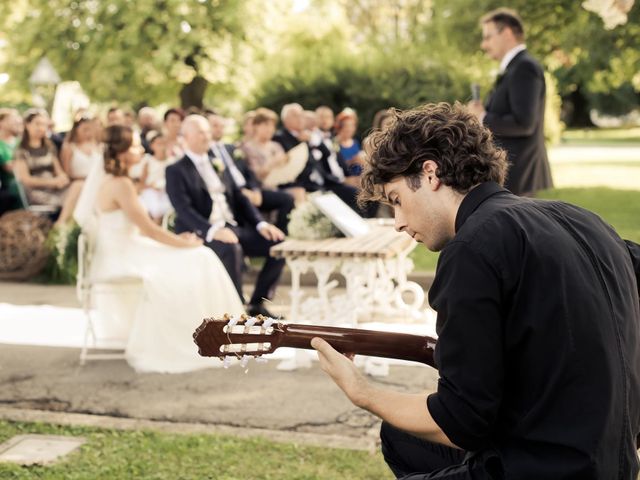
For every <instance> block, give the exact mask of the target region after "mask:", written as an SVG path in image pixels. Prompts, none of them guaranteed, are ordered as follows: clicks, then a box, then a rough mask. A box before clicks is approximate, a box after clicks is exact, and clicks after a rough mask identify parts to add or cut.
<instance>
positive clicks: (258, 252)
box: [166, 115, 284, 317]
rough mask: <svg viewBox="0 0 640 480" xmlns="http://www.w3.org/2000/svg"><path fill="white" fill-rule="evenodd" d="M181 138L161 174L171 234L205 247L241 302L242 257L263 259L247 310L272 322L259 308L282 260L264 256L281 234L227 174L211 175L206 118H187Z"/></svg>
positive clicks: (271, 292)
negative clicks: (186, 235)
mask: <svg viewBox="0 0 640 480" xmlns="http://www.w3.org/2000/svg"><path fill="white" fill-rule="evenodd" d="M182 135H183V137H184V142H185V156H184V157H183V158H182V159H181V160H180V161H178V162H177V163H174V164H173V165H170V166H169V167H167V172H166V178H167V193H168V194H169V198H170V199H171V203H172V205H173V207H174V209H175V211H176V221H175V229H176V232H193V233H195V234H196V235H197V236H198V237H200V238H202V239H203V240H204V241H205V245H207V246H208V247H209V248H211V249H212V250H213V251H214V252H215V253H216V254H217V255H218V257H219V258H220V260H221V261H222V263H223V265H224V266H225V268H226V269H227V272H229V275H230V276H231V279H232V280H233V282H234V284H235V286H236V289H237V292H238V294H239V295H240V297H242V266H243V263H244V255H245V254H246V255H248V256H250V257H266V261H265V262H264V265H263V267H262V270H261V271H260V273H259V274H258V279H257V281H256V287H255V290H254V292H253V295H252V296H251V299H250V301H249V305H248V308H247V310H248V313H249V314H250V315H257V314H263V315H266V316H269V317H272V316H273V315H272V314H271V313H270V312H269V311H268V310H267V309H266V308H265V306H264V304H263V302H264V300H265V299H267V300H268V299H271V298H273V295H274V293H275V287H276V285H277V283H278V280H279V278H280V274H281V272H282V268H283V267H284V260H283V259H276V258H274V257H272V256H270V254H269V251H270V249H271V247H272V246H273V245H275V244H276V243H278V242H280V241H282V240H283V239H284V234H283V233H282V231H281V230H280V229H279V228H277V227H275V226H274V225H271V224H269V223H267V222H265V221H264V220H263V218H262V216H261V215H260V213H259V212H258V210H257V209H256V208H255V207H254V206H253V205H252V204H251V202H250V201H249V200H248V199H247V197H245V196H244V195H243V194H242V193H241V192H240V190H239V189H238V188H237V187H236V186H235V184H234V183H233V178H232V177H231V173H230V172H229V169H224V168H220V165H219V164H218V165H217V170H216V168H215V167H214V162H212V161H211V159H210V158H209V155H208V150H209V146H210V143H211V127H210V126H209V122H208V121H207V119H206V118H204V117H202V116H200V115H190V116H188V117H187V118H186V119H185V121H184V123H183V125H182Z"/></svg>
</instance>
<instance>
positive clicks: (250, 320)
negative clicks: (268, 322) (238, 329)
mask: <svg viewBox="0 0 640 480" xmlns="http://www.w3.org/2000/svg"><path fill="white" fill-rule="evenodd" d="M256 320H258V319H257V318H256V317H249V318H247V321H246V322H244V325H245V327H251V326H253V324H255V323H256Z"/></svg>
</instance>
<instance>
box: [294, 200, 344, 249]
mask: <svg viewBox="0 0 640 480" xmlns="http://www.w3.org/2000/svg"><path fill="white" fill-rule="evenodd" d="M341 236H342V234H341V233H340V230H338V229H337V228H336V226H335V225H334V224H333V223H331V220H329V218H328V217H327V216H326V215H324V214H323V213H322V212H321V211H320V210H319V209H318V207H316V206H315V205H314V204H313V202H311V201H307V202H304V203H303V204H301V205H298V206H297V207H296V208H294V209H293V210H292V211H291V213H290V214H289V237H291V238H297V239H299V240H320V239H323V238H330V237H341Z"/></svg>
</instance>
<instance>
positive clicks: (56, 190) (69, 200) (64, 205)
mask: <svg viewBox="0 0 640 480" xmlns="http://www.w3.org/2000/svg"><path fill="white" fill-rule="evenodd" d="M24 127H25V128H24V134H23V135H22V140H21V141H20V144H19V146H18V148H17V149H16V151H15V154H14V158H15V163H14V172H15V175H16V178H17V180H18V181H19V182H20V183H22V185H23V186H24V189H25V193H26V196H27V200H28V201H29V204H31V205H47V206H52V207H60V208H61V211H60V214H59V216H58V219H57V221H56V225H60V224H62V223H64V222H66V221H67V220H68V219H69V218H70V217H71V213H72V212H73V208H74V207H75V204H76V200H77V199H78V195H79V194H80V189H81V187H82V183H81V182H73V183H71V181H70V180H69V177H68V176H67V174H66V173H64V170H63V169H62V167H61V166H60V162H59V161H58V155H57V151H56V147H55V146H54V144H53V143H52V142H51V140H49V139H48V138H47V130H48V128H49V115H48V114H47V112H46V111H44V110H40V109H31V110H28V111H27V112H26V114H25V116H24Z"/></svg>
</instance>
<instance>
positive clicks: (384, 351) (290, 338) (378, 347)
mask: <svg viewBox="0 0 640 480" xmlns="http://www.w3.org/2000/svg"><path fill="white" fill-rule="evenodd" d="M282 333H283V335H282V338H281V341H280V342H279V345H278V346H279V347H292V348H304V349H308V350H313V348H312V347H311V339H312V338H314V337H320V338H322V339H323V340H326V341H327V342H328V343H329V344H331V346H332V347H333V348H335V349H336V350H337V351H339V352H341V353H356V354H359V355H370V356H373V357H384V358H395V359H399V360H412V361H414V362H420V363H424V364H426V365H430V366H432V367H435V364H434V360H433V349H434V347H435V344H436V339H435V338H432V337H428V336H421V335H410V334H406V333H390V332H380V331H376V330H362V329H355V328H340V327H326V326H320V325H301V324H287V325H285V326H284V327H283V332H282Z"/></svg>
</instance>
